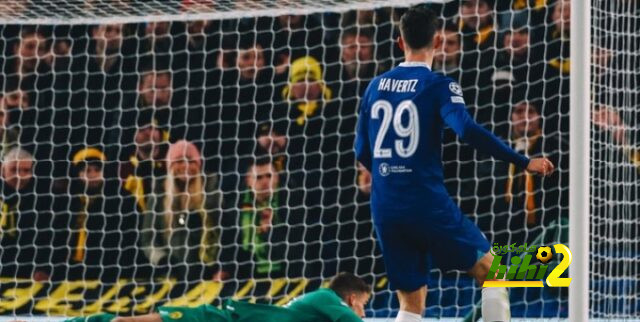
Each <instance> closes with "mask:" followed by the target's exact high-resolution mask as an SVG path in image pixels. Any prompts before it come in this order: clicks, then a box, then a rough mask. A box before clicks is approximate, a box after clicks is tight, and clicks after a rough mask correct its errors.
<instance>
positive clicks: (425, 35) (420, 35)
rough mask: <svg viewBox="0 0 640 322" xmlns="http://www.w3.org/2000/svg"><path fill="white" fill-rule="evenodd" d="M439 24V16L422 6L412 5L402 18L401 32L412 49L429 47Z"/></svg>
mask: <svg viewBox="0 0 640 322" xmlns="http://www.w3.org/2000/svg"><path fill="white" fill-rule="evenodd" d="M437 26H438V16H437V15H436V13H435V12H434V11H433V10H431V9H428V8H425V7H422V6H415V7H411V8H410V9H409V10H407V12H405V13H404V14H403V15H402V18H400V33H401V34H402V39H403V40H404V43H405V44H406V45H407V46H408V47H409V48H410V49H421V48H425V47H429V46H431V45H432V43H433V36H434V35H435V33H436V29H437Z"/></svg>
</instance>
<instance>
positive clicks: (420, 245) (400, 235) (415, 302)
mask: <svg viewBox="0 0 640 322" xmlns="http://www.w3.org/2000/svg"><path fill="white" fill-rule="evenodd" d="M419 226H420V225H415V224H413V225H412V224H405V223H403V222H402V219H401V217H400V216H398V220H392V221H389V222H385V223H384V224H380V223H376V234H377V235H378V243H379V245H380V248H381V250H382V258H383V260H384V266H385V269H386V271H387V278H388V279H389V284H390V287H391V289H392V290H396V291H397V294H398V300H399V302H400V311H399V312H398V315H397V316H396V320H395V321H396V322H413V321H421V320H422V313H423V311H424V308H425V303H426V297H427V287H426V286H425V285H427V281H428V278H429V262H428V260H427V253H426V248H425V246H424V244H425V243H424V241H422V240H421V239H422V237H423V236H424V235H425V234H424V232H423V231H419V230H420V227H419Z"/></svg>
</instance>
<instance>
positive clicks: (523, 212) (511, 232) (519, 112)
mask: <svg viewBox="0 0 640 322" xmlns="http://www.w3.org/2000/svg"><path fill="white" fill-rule="evenodd" d="M521 97H522V96H518V95H516V99H515V104H514V106H513V112H512V113H511V119H510V120H511V143H512V146H513V147H514V149H515V150H516V151H519V152H520V153H523V154H525V155H527V156H528V157H531V158H533V157H542V156H544V157H548V158H549V159H550V160H551V161H552V162H553V164H555V165H557V167H558V171H556V172H555V173H554V174H552V175H551V176H550V177H548V178H545V179H542V178H536V177H534V176H532V175H531V174H529V173H527V172H526V171H520V170H517V169H516V168H515V167H513V166H508V169H506V171H505V170H498V171H505V172H506V174H505V175H498V178H505V179H504V181H503V182H498V183H497V187H498V189H497V190H496V193H497V195H498V196H503V198H504V199H503V201H504V203H505V205H506V212H505V211H503V210H500V209H494V213H495V214H498V215H497V217H496V218H495V223H494V225H495V226H494V227H493V229H491V231H493V232H503V233H497V235H496V236H495V238H496V239H495V240H494V242H499V243H500V244H501V245H502V244H504V245H506V244H509V245H510V244H512V243H518V244H523V243H525V242H529V243H531V242H532V241H533V240H534V239H535V238H536V237H537V236H538V235H539V234H540V233H541V232H542V229H543V227H546V226H548V225H549V224H550V223H551V222H552V221H554V220H555V221H556V222H557V221H558V220H560V217H561V216H566V215H567V211H568V209H567V207H568V204H567V201H568V184H569V181H568V180H569V177H568V168H567V167H568V155H567V154H566V153H562V152H563V151H566V150H567V147H563V146H561V144H560V142H559V141H558V140H556V139H555V138H554V137H552V136H543V131H542V129H543V127H542V116H541V114H540V112H539V106H540V105H539V103H536V102H534V101H527V100H524V99H522V98H521ZM518 98H519V101H518ZM498 173H499V172H498ZM503 187H504V189H505V190H504V191H505V192H504V194H502V193H500V191H501V189H502V188H503ZM543 209H544V211H542V210H543ZM507 232H508V233H507Z"/></svg>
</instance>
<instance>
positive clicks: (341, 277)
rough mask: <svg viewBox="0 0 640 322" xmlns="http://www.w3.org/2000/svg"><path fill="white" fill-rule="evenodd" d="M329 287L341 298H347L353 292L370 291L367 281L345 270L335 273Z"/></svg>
mask: <svg viewBox="0 0 640 322" xmlns="http://www.w3.org/2000/svg"><path fill="white" fill-rule="evenodd" d="M329 288H330V289H332V290H333V291H334V292H336V293H337V294H338V295H339V296H340V297H341V298H342V299H345V298H347V297H348V296H349V295H351V294H353V293H366V294H369V293H371V286H369V285H367V283H366V282H365V281H364V280H363V279H361V278H359V277H357V276H355V275H353V274H351V273H347V272H342V273H339V274H338V275H336V276H335V277H334V278H333V279H331V282H330V283H329Z"/></svg>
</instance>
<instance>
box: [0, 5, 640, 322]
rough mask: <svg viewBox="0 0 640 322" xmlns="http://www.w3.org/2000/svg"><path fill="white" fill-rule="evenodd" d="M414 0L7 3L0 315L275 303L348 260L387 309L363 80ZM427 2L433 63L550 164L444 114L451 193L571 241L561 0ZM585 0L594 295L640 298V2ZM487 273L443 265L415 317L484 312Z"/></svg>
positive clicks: (394, 55) (560, 305) (519, 233)
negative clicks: (514, 155) (531, 163)
mask: <svg viewBox="0 0 640 322" xmlns="http://www.w3.org/2000/svg"><path fill="white" fill-rule="evenodd" d="M417 2H420V1H402V2H397V3H395V4H394V5H393V6H390V5H389V4H388V3H387V2H386V1H375V0H370V1H350V0H345V1H324V0H323V1H313V2H312V1H215V2H214V1H196V0H193V1H171V2H170V1H145V2H139V1H79V0H77V1H75V0H66V1H35V0H33V1H4V2H2V3H0V23H2V25H0V32H1V37H0V48H1V49H0V66H1V68H2V70H3V73H2V77H1V78H0V83H1V86H0V89H1V92H0V94H1V96H2V99H1V100H0V106H1V107H2V113H0V124H1V129H2V144H1V146H0V148H1V152H2V156H3V162H2V172H1V174H2V181H1V183H2V196H1V199H2V208H1V210H2V211H1V213H0V215H1V217H0V224H1V226H0V227H1V229H0V242H1V243H2V244H1V246H2V247H1V248H0V256H1V258H0V260H1V266H0V278H1V279H0V298H1V299H2V300H0V313H2V314H8V315H16V314H17V315H42V314H45V315H60V316H75V315H82V314H91V313H95V312H100V311H107V312H112V313H118V314H122V315H132V314H140V313H145V312H149V311H151V310H153V309H154V308H155V307H157V306H159V305H163V304H169V305H198V304H203V303H213V304H217V303H220V302H221V300H224V299H227V298H234V299H243V300H254V301H258V302H265V303H272V304H278V305H282V304H284V303H286V302H287V301H288V300H290V299H291V298H293V297H295V296H297V295H299V294H302V293H304V292H307V291H310V290H314V289H316V288H317V287H319V286H321V285H324V284H323V283H324V282H325V281H326V280H327V279H328V278H330V277H331V276H333V275H335V274H336V272H339V271H350V272H354V273H356V274H357V275H359V276H362V277H364V278H365V279H366V280H367V281H368V282H370V283H372V284H373V285H374V296H373V298H372V301H371V303H370V304H369V306H368V309H367V316H368V317H387V316H393V315H395V313H396V312H397V310H398V304H397V301H396V299H395V296H394V295H393V293H392V292H391V291H389V289H388V284H387V280H386V278H385V274H384V267H383V265H382V257H381V254H380V252H379V250H378V249H377V248H376V245H375V234H374V231H373V227H372V222H371V217H370V210H369V204H368V199H369V194H370V175H369V174H368V173H366V170H364V169H362V168H359V167H358V166H357V164H356V162H355V159H354V155H353V151H352V149H353V140H354V135H355V124H356V115H357V114H356V112H357V108H358V104H359V98H360V96H361V94H362V93H363V92H364V89H365V88H366V86H367V84H368V83H369V81H370V80H371V79H372V78H373V77H375V76H376V75H379V74H380V73H382V72H384V71H386V70H389V69H390V68H392V67H393V66H395V65H397V63H399V62H400V61H401V60H402V52H401V51H400V50H399V49H398V48H397V46H396V44H395V38H396V37H397V36H398V19H399V17H400V15H401V14H402V13H403V11H404V10H405V8H406V6H408V5H411V4H414V3H417ZM596 4H598V5H599V6H596ZM428 5H429V6H430V7H431V8H433V9H434V10H436V12H438V13H439V14H440V15H441V18H442V27H441V28H440V30H439V33H440V34H441V35H442V36H443V40H444V41H443V44H442V45H443V47H442V49H441V50H440V51H438V53H437V55H436V57H435V61H434V65H433V68H434V69H435V70H438V71H440V72H442V73H445V74H447V75H448V76H450V77H452V78H454V79H456V80H457V81H458V82H459V83H460V85H461V86H462V88H463V92H464V96H465V101H466V102H467V105H468V110H469V112H470V113H471V114H472V115H473V117H474V118H475V119H476V120H477V121H478V122H479V123H481V124H482V125H483V126H485V127H486V128H488V129H490V130H492V131H493V132H494V133H496V134H498V135H499V136H501V137H502V138H503V139H504V140H505V141H507V142H509V143H510V144H511V145H512V146H513V147H514V148H515V149H516V150H518V151H520V152H522V153H526V154H527V155H528V156H529V157H535V156H542V155H544V156H546V157H549V158H550V159H551V160H552V161H553V162H554V164H556V166H557V168H558V171H557V172H556V173H555V174H554V175H553V176H551V177H548V178H544V179H541V178H538V177H532V176H529V175H528V174H527V173H524V172H522V171H520V170H518V169H515V168H512V167H509V166H508V165H506V164H504V163H501V162H496V161H493V160H492V159H490V158H489V157H488V156H485V155H482V154H479V153H477V152H474V151H473V150H471V149H470V148H469V147H467V146H465V145H464V144H462V143H460V142H459V141H458V140H457V139H456V138H455V136H454V135H453V132H452V131H449V130H447V131H446V132H445V144H444V148H443V160H444V166H445V176H446V183H447V188H448V189H449V191H450V193H451V195H452V196H453V197H454V198H455V199H456V201H457V202H458V204H459V205H460V207H461V208H462V210H463V213H465V214H467V215H468V216H469V217H470V218H471V219H472V220H473V221H474V222H475V223H476V224H477V225H478V226H479V227H480V228H481V230H482V231H483V232H484V233H485V234H486V235H487V237H488V238H489V240H490V241H491V242H492V243H493V242H495V243H498V244H500V245H511V244H513V243H516V244H518V245H520V244H524V243H528V244H530V245H531V244H536V245H552V244H555V243H560V242H562V243H567V236H568V234H567V230H568V218H567V216H568V214H567V204H568V197H567V193H568V189H569V187H568V146H567V144H568V110H569V106H568V100H569V95H568V90H569V86H568V79H569V42H568V41H569V30H568V28H569V20H568V17H569V10H570V8H569V2H568V1H563V0H557V1H552V0H547V1H545V0H535V1H534V0H514V1H483V0H480V1H468V2H463V4H460V3H458V2H457V1H454V2H446V1H445V2H444V3H438V2H435V3H434V2H431V3H429V4H428ZM594 6H596V7H595V8H594V15H593V16H594V24H593V27H594V45H593V47H594V50H598V52H602V53H603V55H601V56H598V57H600V58H601V59H600V60H598V62H599V63H600V64H595V65H594V67H593V68H594V71H597V72H598V73H599V74H597V73H595V72H594V75H596V74H597V75H601V76H599V77H596V78H594V81H593V88H594V94H597V95H595V96H594V97H597V100H598V104H594V111H595V112H594V113H595V114H594V117H596V116H597V117H600V118H599V119H598V122H594V125H593V131H592V133H594V134H593V138H594V140H593V144H594V147H595V146H597V147H598V149H593V150H594V151H597V152H596V153H595V154H594V157H593V158H592V162H593V165H594V167H593V170H592V176H593V183H594V186H593V188H592V197H593V198H592V207H593V209H594V216H593V217H592V237H593V238H592V242H593V244H592V251H593V252H594V256H593V258H594V262H593V263H592V265H591V271H592V273H591V277H592V278H593V279H594V281H593V282H592V288H591V296H592V298H591V300H592V303H593V304H594V305H592V310H593V312H592V313H593V315H597V316H602V317H609V316H617V317H629V316H634V314H635V315H636V316H637V314H638V301H637V296H636V295H634V293H633V292H634V290H635V289H637V272H638V270H637V269H638V267H637V265H638V257H637V250H638V248H637V247H638V245H637V241H636V239H635V238H634V236H635V235H634V234H635V232H636V231H637V223H636V222H635V221H636V220H635V216H636V211H635V208H634V205H635V204H636V203H635V186H636V184H635V182H636V179H637V178H636V168H635V165H634V164H633V163H632V162H630V160H631V159H630V157H631V156H635V155H636V154H635V152H634V150H633V149H632V147H633V146H634V144H635V143H636V142H635V132H634V130H633V127H634V126H635V123H634V122H635V116H634V112H633V108H634V107H636V106H637V103H638V102H637V94H638V90H637V88H636V86H635V85H636V82H637V67H638V66H637V63H638V61H637V58H638V56H637V54H635V51H637V49H638V48H637V45H638V41H637V35H634V33H633V31H634V30H637V26H638V25H637V19H638V15H637V3H636V2H634V1H627V2H625V3H624V4H622V3H620V4H611V5H608V6H607V5H604V4H599V3H595V2H594ZM632 9H633V10H632ZM634 10H635V11H634ZM631 12H635V13H636V14H631ZM610 26H614V27H615V28H613V29H612V28H611V27H610ZM634 37H635V38H634ZM614 58H615V59H614ZM594 99H595V98H594ZM596 105H597V106H596ZM605 112H606V113H605ZM611 113H619V114H618V115H619V117H618V118H615V117H613V115H612V114H611ZM621 129H622V130H623V132H622V133H623V134H619V133H621V132H620V130H621ZM621 138H622V139H621ZM620 140H622V141H620ZM631 161H632V160H631ZM621 182H623V183H624V184H622V185H620V183H621ZM613 217H614V218H615V219H614V220H611V218H613ZM634 225H635V226H634ZM507 260H508V258H507ZM474 283H475V282H474V281H473V280H472V279H470V278H469V277H467V276H466V275H465V274H464V273H460V272H444V273H443V272H440V271H439V270H435V269H434V270H433V271H432V273H431V282H430V284H429V296H428V303H427V311H426V313H425V315H426V316H429V317H462V316H465V315H467V316H470V317H472V316H473V315H474V312H475V311H476V309H477V308H478V307H479V306H478V301H479V300H480V292H479V288H477V287H476V286H475V285H474ZM634 283H635V284H634ZM510 297H511V303H512V315H513V316H514V317H525V318H533V317H564V316H566V314H567V303H568V302H567V294H566V289H553V288H545V289H537V288H531V289H526V288H514V289H512V290H511V292H510Z"/></svg>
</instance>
